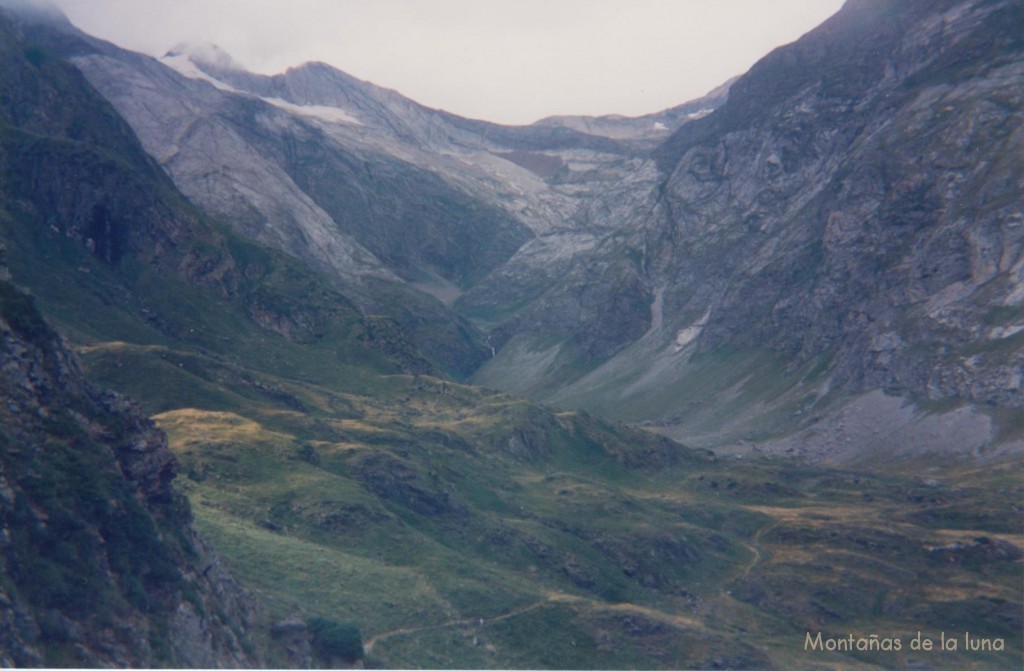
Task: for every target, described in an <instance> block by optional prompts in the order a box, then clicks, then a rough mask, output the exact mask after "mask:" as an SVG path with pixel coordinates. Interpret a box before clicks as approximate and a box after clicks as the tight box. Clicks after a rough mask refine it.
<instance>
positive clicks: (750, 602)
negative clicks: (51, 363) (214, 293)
mask: <svg viewBox="0 0 1024 671" xmlns="http://www.w3.org/2000/svg"><path fill="white" fill-rule="evenodd" d="M132 349H133V348H132V347H131V346H128V345H116V346H110V347H93V348H90V349H89V350H87V352H86V362H87V364H88V365H89V367H90V368H91V369H93V370H95V371H97V372H99V371H101V370H104V371H106V372H105V373H104V375H106V376H108V378H109V379H110V380H111V381H116V378H117V375H116V374H114V373H111V370H117V368H116V365H114V366H113V367H112V362H114V361H116V360H117V359H119V358H121V357H123V356H127V352H128V351H129V350H132ZM134 356H146V353H143V352H135V353H134ZM178 370H179V372H180V374H181V375H183V376H186V379H194V380H195V385H194V387H195V388H196V389H201V388H203V386H204V384H206V383H204V382H203V381H202V379H201V374H205V373H203V372H202V371H200V370H198V369H197V371H196V373H195V374H193V373H190V372H189V371H188V369H187V367H186V368H179V369H178ZM182 371H183V372H182ZM189 376H191V377H189ZM259 379H261V380H262V381H263V383H264V385H265V386H268V387H269V386H272V385H271V382H273V385H276V386H275V387H274V388H275V389H276V390H277V392H278V397H277V401H271V400H269V399H267V398H265V397H256V398H249V397H247V394H248V391H247V390H248V389H249V386H248V385H245V384H236V385H235V386H232V385H231V384H227V385H225V386H226V387H228V388H229V392H225V393H226V395H225V396H223V397H221V398H218V399H217V400H216V401H215V402H213V403H196V404H194V405H195V406H198V407H178V408H176V409H172V410H164V411H163V412H161V413H160V414H158V415H157V416H156V419H157V421H158V423H159V424H160V426H161V427H162V428H164V429H165V430H166V431H167V432H168V434H169V436H170V438H171V443H172V446H173V448H174V449H175V451H176V452H177V454H178V455H179V458H180V459H181V461H182V464H183V469H182V470H183V473H184V474H185V477H182V478H180V479H179V480H180V482H179V485H180V486H181V487H182V488H183V489H184V490H185V491H186V492H187V493H188V495H189V497H190V498H191V500H192V502H193V505H194V509H195V512H196V516H197V519H198V524H199V526H200V528H201V529H202V530H203V531H204V532H205V533H206V534H208V535H209V536H210V537H211V538H212V539H213V540H214V542H215V545H216V546H217V547H218V548H219V549H220V550H221V552H223V553H224V554H225V555H226V556H227V557H228V558H229V560H230V561H231V563H232V565H233V567H234V570H235V571H236V572H237V573H238V574H239V576H240V577H241V578H242V579H243V580H244V581H245V582H246V583H247V584H248V585H250V586H251V587H253V588H254V589H256V590H257V591H258V592H259V593H260V594H261V595H262V596H263V597H264V599H265V601H266V602H267V603H268V604H269V607H270V609H271V611H272V613H273V614H274V615H275V616H280V617H283V616H285V615H289V614H294V613H300V614H302V615H304V616H307V617H309V616H314V615H320V616H325V617H332V618H335V619H347V620H351V621H353V622H356V623H357V624H358V625H359V626H360V628H361V629H362V632H363V635H364V641H365V643H366V647H367V651H368V655H369V659H370V661H371V663H376V664H380V665H386V666H404V667H420V666H426V667H438V668H453V667H462V668H465V667H474V668H493V667H560V668H567V667H569V668H598V667H601V668H621V667H637V666H639V667H651V668H655V667H660V668H666V667H673V668H707V667H709V666H712V665H714V664H715V663H718V664H722V665H726V666H732V667H742V666H744V665H746V666H752V667H757V668H761V667H765V666H771V665H774V666H777V667H779V668H792V667H793V666H794V665H798V666H802V667H806V666H808V665H811V666H813V665H821V666H820V668H829V665H830V664H840V665H843V666H845V667H851V668H856V665H857V664H860V663H863V664H864V668H870V667H871V665H873V664H875V665H881V666H883V667H889V666H892V665H895V664H902V663H904V662H909V661H910V660H911V659H919V660H920V659H921V657H920V653H918V655H917V656H916V657H915V656H914V655H913V654H911V653H910V651H908V650H904V651H902V652H901V653H899V654H898V655H895V656H893V655H894V654H895V653H871V654H861V655H857V654H854V655H840V654H831V653H821V652H813V653H811V652H806V653H805V652H804V651H803V641H804V636H805V633H806V632H807V631H811V632H812V633H815V632H817V631H822V632H824V635H825V636H829V635H833V636H846V635H847V634H848V633H853V634H855V635H861V634H862V635H865V636H867V635H870V634H871V633H878V634H880V635H882V636H890V635H896V636H899V637H901V639H903V640H904V645H905V646H906V645H909V639H910V637H911V636H912V635H913V634H914V633H915V632H916V631H917V630H922V631H923V632H924V633H925V635H928V633H929V632H930V633H931V634H932V635H933V636H935V637H938V636H939V634H940V632H942V631H945V632H947V633H950V632H952V631H954V630H956V632H957V635H959V636H961V637H962V633H963V631H965V630H967V631H970V632H971V633H972V635H974V634H975V633H976V634H977V635H978V636H986V635H987V636H989V637H1002V638H1003V639H1004V640H1005V643H1006V645H1007V647H1008V650H1006V651H1003V652H1001V653H992V654H989V655H987V656H986V655H982V654H981V653H972V654H969V655H968V654H963V653H958V654H954V653H946V654H945V655H943V656H942V657H939V658H928V659H927V660H926V661H929V662H932V663H938V664H939V665H940V668H969V665H970V664H972V663H978V664H982V665H983V667H984V668H991V667H999V666H1000V665H1002V666H1003V667H1005V668H1015V665H1016V664H1018V663H1019V661H1020V655H1021V652H1020V651H1021V641H1020V634H1019V627H1017V626H1016V625H1017V623H1019V621H1020V607H1021V606H1020V604H1021V599H1020V594H1021V587H1022V586H1021V574H1020V550H1019V548H1020V547H1022V546H1024V538H1022V536H1021V529H1020V528H1019V524H1018V523H1017V522H1016V520H1017V519H1018V516H1017V515H1015V513H1014V512H1013V511H1014V506H1015V505H1017V504H1018V503H1019V500H1020V497H1021V493H1022V488H1021V486H1020V484H1019V482H1017V481H1016V480H1015V479H1014V477H1013V470H1012V469H1010V468H993V469H987V470H980V469H979V470H975V471H969V472H957V473H953V472H949V473H930V474H927V476H925V475H924V467H923V466H922V475H921V476H919V477H901V476H896V475H892V476H888V475H886V476H882V475H878V474H865V473H848V472H837V471H827V470H813V469H800V468H796V467H794V466H793V464H791V463H787V462H772V461H764V462H749V461H738V460H727V461H726V460H716V459H714V458H711V457H709V456H707V455H705V454H704V453H702V452H692V451H684V452H681V453H678V454H675V453H674V452H673V451H672V450H670V449H668V448H667V447H666V444H665V443H661V442H657V441H652V439H651V438H650V437H648V436H646V435H644V434H642V433H637V432H634V431H633V430H630V429H627V428H625V427H622V426H610V425H605V424H602V423H600V422H597V421H596V420H593V419H592V418H589V417H587V416H586V415H581V414H576V413H560V414H558V415H551V414H549V413H547V412H546V411H544V410H542V409H540V408H537V407H535V406H532V405H530V404H528V403H526V402H524V401H521V400H519V399H517V398H515V397H513V396H510V395H507V394H497V393H492V392H487V391H483V390H480V389H478V388H474V387H468V386H461V385H457V384H453V383H450V382H444V381H442V380H439V379H435V378H430V377H426V376H421V377H412V376H385V377H382V378H381V379H380V381H379V385H378V386H377V387H376V388H375V389H374V392H373V394H372V395H363V394H360V393H347V392H341V391H338V390H336V389H332V388H330V387H328V386H320V385H315V384H310V383H306V382H300V381H295V380H282V379H276V380H272V379H271V378H269V377H260V378H259ZM128 386H130V385H128ZM222 390H223V388H222ZM285 399H292V400H287V401H286V400H285ZM296 400H297V401H298V402H299V403H296V402H295V401H296ZM299 404H301V409H298V408H299ZM637 454H640V455H643V456H642V457H640V458H633V459H630V457H629V456H628V455H637ZM673 454H675V456H672V455H673ZM627 461H628V462H629V463H630V464H632V465H631V466H630V465H626V464H627ZM955 543H960V545H959V546H956V545H955ZM481 620H482V622H481ZM1015 627H1016V628H1015Z"/></svg>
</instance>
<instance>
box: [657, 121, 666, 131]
mask: <svg viewBox="0 0 1024 671" xmlns="http://www.w3.org/2000/svg"><path fill="white" fill-rule="evenodd" d="M654 130H668V126H666V125H665V124H663V123H661V122H660V121H655V122H654Z"/></svg>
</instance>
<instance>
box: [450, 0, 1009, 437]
mask: <svg viewBox="0 0 1024 671" xmlns="http://www.w3.org/2000/svg"><path fill="white" fill-rule="evenodd" d="M1022 20H1024V16H1022V10H1021V7H1020V5H1019V3H1013V2H991V3H989V2H967V1H959V2H954V1H949V2H921V3H894V2H850V3H848V4H847V5H846V6H845V7H844V8H843V10H842V11H841V12H840V13H839V14H837V15H836V16H835V17H833V18H832V19H830V20H829V21H827V22H826V23H825V24H823V25H822V26H821V27H820V28H818V29H817V30H815V31H813V32H812V33H810V34H808V35H807V36H805V37H804V38H803V39H801V40H800V41H798V42H796V43H794V44H793V45H789V46H787V47H782V48H780V49H778V50H776V51H775V52H773V53H772V54H770V55H769V56H767V57H766V58H765V59H763V60H762V61H761V62H760V63H758V64H757V65H756V66H755V67H754V68H752V70H751V71H750V72H749V73H748V74H747V75H745V76H744V77H742V78H740V79H739V80H738V81H737V82H735V83H734V84H733V86H732V87H731V89H730V92H729V97H728V100H727V102H726V103H725V104H723V105H722V106H720V107H719V108H718V109H716V110H715V111H714V112H712V113H710V114H708V115H707V116H705V117H703V118H700V119H697V120H694V121H692V122H691V123H688V124H686V125H684V126H682V127H681V128H680V129H679V130H678V131H677V132H676V133H675V134H674V135H673V136H672V137H671V138H669V139H668V140H667V141H666V142H665V143H664V144H663V145H662V146H661V147H659V148H658V149H657V150H656V151H655V152H654V155H653V156H654V159H655V160H656V161H657V165H658V168H659V170H660V171H661V176H657V177H654V178H651V179H649V180H646V182H645V183H643V184H639V185H636V186H635V188H633V189H631V190H630V191H629V192H627V193H618V192H616V193H613V194H611V198H610V199H608V200H601V199H598V200H597V201H596V202H595V203H594V204H592V205H591V206H590V209H591V210H592V211H599V210H600V209H601V208H602V207H603V208H604V209H605V210H606V211H612V212H616V215H617V216H616V220H617V221H618V222H619V223H620V228H619V230H617V231H616V232H615V233H614V234H612V235H608V236H607V237H605V238H603V239H602V240H601V241H600V242H599V243H597V244H593V245H592V246H591V247H590V248H588V249H586V250H583V251H580V253H579V254H578V255H577V256H575V257H574V258H572V259H570V260H568V261H566V262H565V263H564V265H563V266H561V267H559V268H558V272H557V273H555V274H557V275H559V276H560V279H557V280H553V281H549V282H547V283H545V284H543V286H539V287H538V286H533V287H528V288H527V287H524V285H523V284H521V282H527V281H530V280H526V279H525V278H527V277H529V273H528V271H527V270H526V269H527V268H528V267H529V266H528V264H525V263H524V264H523V266H521V267H518V268H517V266H516V265H515V263H516V261H517V260H520V259H523V258H524V254H523V252H521V253H520V255H517V257H514V258H513V259H512V261H511V262H510V263H508V264H506V265H505V266H504V267H503V268H502V269H501V271H500V272H501V273H503V274H504V276H503V277H502V279H503V285H504V287H506V288H495V289H490V288H487V289H485V288H484V287H485V286H486V285H482V286H481V287H480V288H478V289H475V290H474V292H471V293H470V294H468V295H467V296H465V297H463V299H462V301H463V302H465V303H467V304H469V302H470V301H475V300H480V301H481V302H482V303H499V302H501V301H502V297H503V296H508V295H509V294H510V293H511V295H512V296H513V297H514V298H515V299H521V298H523V297H525V298H526V300H527V301H529V302H528V304H527V306H526V307H525V308H520V309H519V311H518V313H517V314H516V315H515V316H513V317H512V318H511V319H508V320H507V321H505V323H504V324H502V325H501V326H499V327H498V329H497V334H498V336H499V337H496V338H494V341H497V342H498V343H500V344H505V343H507V345H506V349H505V351H504V352H499V353H498V355H497V357H496V358H495V359H494V360H493V361H491V362H489V363H488V364H487V365H486V366H485V367H484V369H483V370H482V371H481V372H480V373H478V374H477V379H478V380H479V381H481V382H483V383H485V384H490V385H499V386H506V387H511V388H515V389H520V390H523V391H528V392H531V393H534V394H539V395H541V396H543V397H545V398H549V399H551V400H555V401H559V402H565V403H569V404H582V405H584V406H587V407H591V408H594V409H596V410H600V411H603V412H610V413H613V414H618V415H619V416H623V417H626V418H629V419H634V420H636V419H659V420H664V422H665V423H666V424H668V425H670V426H676V425H680V424H683V423H686V422H688V421H690V418H691V417H694V416H695V412H697V413H698V414H699V413H703V412H704V409H702V408H700V407H698V406H699V405H700V404H702V403H703V400H704V399H700V398H693V399H692V402H691V399H688V398H687V395H688V394H689V393H690V392H689V390H688V387H689V386H702V387H704V388H705V390H706V391H705V392H704V394H705V396H707V397H710V398H717V399H718V401H719V404H725V403H730V402H732V400H733V399H736V398H738V397H742V396H744V395H748V396H750V397H751V399H752V400H749V401H746V403H747V405H746V406H745V408H744V411H749V412H751V413H754V414H757V413H764V412H768V411H771V412H775V411H779V410H780V408H781V407H782V405H781V401H779V396H778V395H779V394H781V393H782V392H783V391H785V393H787V394H789V393H791V394H792V397H791V398H790V399H789V400H787V401H785V403H787V404H789V405H788V406H787V408H788V409H787V410H786V412H788V413H789V414H790V416H792V415H793V413H794V411H796V412H797V414H798V415H799V414H800V413H801V412H806V411H807V410H808V409H812V408H813V405H814V403H816V402H817V399H821V398H824V397H825V396H826V395H828V394H829V393H830V392H831V393H833V394H834V393H835V392H853V393H857V392H861V391H867V390H872V389H883V390H885V391H886V392H887V393H889V394H892V395H897V396H903V397H911V398H914V399H918V400H922V399H930V400H945V401H948V402H970V403H975V404H981V405H988V406H992V405H994V406H1003V407H1014V408H1020V407H1022V406H1024V395H1022V394H1021V373H1020V371H1021V370H1022V366H1024V347H1022V345H1024V341H1022V340H1021V337H1022V336H1021V335H1020V334H1021V332H1022V331H1024V302H1022V297H1024V294H1022V290H1021V286H1022V280H1024V227H1022V224H1024V222H1022V221H1021V209H1022V202H1021V193H1022V192H1024V191H1022V189H1024V172H1022V164H1021V162H1020V161H1019V160H1018V159H1017V157H1018V156H1019V155H1020V154H1021V152H1022V150H1024V147H1022V142H1024V123H1022V121H1024V114H1022V109H1024V86H1022V85H1021V82H1022V81H1024V79H1022V78H1021V75H1022V73H1024V46H1022V43H1021V41H1020V36H1019V30H1018V29H1017V28H1018V27H1019V26H1020V25H1021V23H1022ZM616 206H617V207H618V209H617V210H615V209H613V208H615V207H616ZM606 220H607V219H606ZM531 245H533V246H534V247H536V246H538V244H537V242H535V243H531ZM525 249H526V248H524V250H525ZM494 276H495V277H497V276H498V275H497V274H495V275H494ZM520 278H522V279H521V282H517V281H516V280H517V279H520ZM534 282H536V280H534ZM485 291H486V292H487V293H485ZM517 292H521V293H517ZM595 293H596V294H597V295H594V294H595ZM527 294H528V295H527ZM513 304H516V303H515V302H514V301H513ZM471 309H473V310H477V309H479V308H477V307H476V306H472V308H471ZM560 315H565V316H567V317H568V318H567V319H560V318H559V316H560ZM744 351H747V352H756V351H765V352H767V353H769V356H770V357H772V358H773V359H774V360H775V361H776V363H775V364H773V365H775V366H776V367H778V368H779V372H778V373H772V375H775V376H776V377H779V376H780V375H782V376H784V375H787V374H795V375H796V377H794V378H793V379H792V380H791V381H790V382H788V383H786V382H784V381H783V382H780V385H782V387H780V388H777V389H776V390H773V391H772V392H771V393H770V394H769V393H766V392H763V391H762V392H756V389H753V388H754V386H755V385H756V384H759V383H760V382H761V380H763V379H764V377H765V374H766V371H764V370H757V369H755V368H753V367H752V368H749V369H747V370H746V371H745V372H743V373H742V374H737V375H729V374H728V370H727V369H729V366H728V365H724V364H723V365H722V366H720V367H719V368H714V366H715V365H717V364H715V362H716V361H718V360H719V359H721V358H723V357H726V358H727V357H731V356H737V355H736V354H735V353H736V352H744ZM815 362H817V365H818V366H819V368H820V370H819V372H816V373H813V375H812V374H809V373H807V371H808V370H809V368H810V367H812V366H813V365H814V363H815ZM712 368H714V371H715V372H714V376H713V377H714V379H707V377H706V376H704V377H702V371H704V372H706V371H708V370H711V369H712ZM732 370H735V371H737V373H739V371H740V370H742V369H741V368H733V369H732ZM800 371H803V372H800ZM723 373H724V374H723ZM805 374H807V375H811V377H813V378H814V379H809V378H808V379H807V380H806V381H805V380H804V376H805ZM688 379H689V380H692V382H691V383H690V385H687V380H688ZM779 379H780V380H783V378H782V377H779ZM567 382H568V384H567ZM756 394H760V395H756ZM673 398H675V400H674V401H673ZM737 403H738V402H737ZM705 414H707V413H705ZM808 414H810V413H808ZM716 421H717V423H718V424H719V425H722V424H723V421H722V418H719V419H718V420H716ZM805 421H807V417H804V418H800V417H797V418H796V419H795V420H794V422H792V423H791V425H792V424H793V423H796V424H800V423H803V422H805ZM775 427H776V428H778V425H775ZM677 435H681V436H686V435H687V433H686V432H685V430H682V433H678V434H677Z"/></svg>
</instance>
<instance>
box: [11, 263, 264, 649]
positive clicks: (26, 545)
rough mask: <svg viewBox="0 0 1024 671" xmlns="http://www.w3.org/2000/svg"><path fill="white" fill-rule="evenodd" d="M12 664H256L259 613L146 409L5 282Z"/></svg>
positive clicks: (162, 435)
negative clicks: (94, 378)
mask: <svg viewBox="0 0 1024 671" xmlns="http://www.w3.org/2000/svg"><path fill="white" fill-rule="evenodd" d="M0 397H2V398H3V399H4V401H3V405H2V406H0V499H2V506H0V563H2V564H3V569H4V570H3V575H4V577H3V580H2V581H0V602H2V603H3V604H4V608H3V609H2V612H3V615H2V616H0V662H2V663H3V664H4V665H7V666H11V665H13V666H41V665H42V666H68V665H70V666H78V667H97V666H118V667H125V666H188V667H202V668H213V667H252V666H258V665H261V664H263V663H264V661H265V654H266V653H265V651H264V650H261V649H260V647H259V646H258V645H257V644H256V643H255V642H254V639H253V638H251V633H252V632H255V631H256V630H257V629H258V628H259V627H260V626H261V625H260V621H259V613H258V610H257V605H256V602H255V600H254V599H253V597H251V596H250V595H249V594H248V593H247V592H246V591H245V590H244V589H242V588H241V586H240V585H239V584H238V583H237V582H236V581H235V580H234V579H233V578H232V577H231V575H230V574H229V573H228V571H227V570H226V568H225V567H224V565H223V562H222V561H221V560H220V559H219V558H218V557H217V556H216V555H215V554H214V553H213V551H212V550H211V549H210V547H209V546H208V545H207V544H206V543H205V542H204V541H203V540H202V539H200V538H198V537H197V536H196V535H195V533H194V531H193V530H192V528H191V525H190V523H191V513H190V511H189V506H188V503H187V501H186V500H185V499H184V498H183V497H182V496H181V495H180V494H177V493H176V492H175V491H174V489H173V488H172V486H171V482H172V480H173V478H174V476H175V472H176V467H177V462H176V460H175V458H174V456H173V455H172V453H171V451H170V450H169V449H168V446H167V439H166V437H165V436H164V434H163V433H162V432H160V431H159V430H158V429H157V428H156V427H155V425H154V424H153V423H152V421H150V420H149V419H147V418H145V417H144V416H143V415H142V414H141V413H140V411H139V409H138V407H137V406H135V405H134V404H133V403H131V402H130V401H128V400H127V399H125V398H124V397H122V396H119V395H117V394H114V393H112V392H107V391H103V390H99V389H96V388H94V387H93V386H92V385H90V384H89V383H88V382H86V380H85V378H84V376H83V375H82V372H81V369H80V367H79V365H78V363H77V361H76V359H75V357H74V356H73V355H72V354H71V353H70V352H69V351H68V349H67V348H66V346H65V345H64V343H63V341H62V339H61V338H60V336H59V335H58V334H57V333H56V332H54V331H53V330H52V329H51V328H50V327H49V326H48V325H47V324H46V322H44V321H43V319H42V317H41V316H40V315H39V313H38V312H37V311H36V309H35V307H34V305H33V303H32V300H31V299H30V298H29V297H28V296H27V295H26V294H24V293H22V292H20V291H19V290H17V289H16V288H14V287H13V286H12V285H11V284H10V283H8V282H0Z"/></svg>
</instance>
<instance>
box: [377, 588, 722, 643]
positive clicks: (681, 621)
mask: <svg viewBox="0 0 1024 671" xmlns="http://www.w3.org/2000/svg"><path fill="white" fill-rule="evenodd" d="M554 603H568V604H580V605H588V606H589V607H591V608H594V609H600V610H611V611H629V612H633V613H639V614H642V615H646V616H647V617H650V618H651V619H654V620H661V621H662V622H665V623H667V624H670V625H673V626H676V627H687V628H701V629H702V628H703V627H704V625H703V624H702V623H701V622H699V621H698V620H696V619H694V618H691V617H687V616H685V615H677V614H675V613H666V612H663V611H660V610H656V609H654V608H648V607H646V606H640V605H637V604H632V603H604V602H595V601H594V600H593V599H588V598H586V597H582V596H576V595H575V594H566V593H564V592H548V593H547V594H546V595H545V596H544V598H543V599H541V600H540V601H536V602H534V603H531V604H529V605H526V606H521V607H519V608H515V609H513V610H510V611H508V612H507V613H503V614H501V615H495V616H494V617H464V618H456V619H453V620H447V621H445V622H438V623H437V624H430V625H426V626H423V627H403V628H401V629H392V630H390V631H384V632H381V633H379V634H377V635H376V636H371V637H370V638H369V639H367V640H366V642H364V643H363V650H364V651H365V653H366V654H370V653H371V652H373V647H374V646H375V645H376V644H377V643H378V642H380V641H383V640H385V639H389V638H392V637H394V636H402V635H404V634H416V633H419V632H423V631H430V630H433V629H443V628H445V627H457V626H480V627H482V626H483V625H485V624H493V623H495V622H501V621H502V620H508V619H510V618H513V617H518V616H520V615H523V614H524V613H528V612H530V611H531V610H536V609H537V608H540V607H542V606H546V605H549V604H554Z"/></svg>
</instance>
